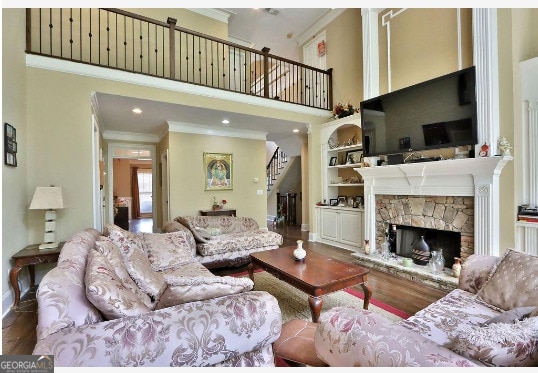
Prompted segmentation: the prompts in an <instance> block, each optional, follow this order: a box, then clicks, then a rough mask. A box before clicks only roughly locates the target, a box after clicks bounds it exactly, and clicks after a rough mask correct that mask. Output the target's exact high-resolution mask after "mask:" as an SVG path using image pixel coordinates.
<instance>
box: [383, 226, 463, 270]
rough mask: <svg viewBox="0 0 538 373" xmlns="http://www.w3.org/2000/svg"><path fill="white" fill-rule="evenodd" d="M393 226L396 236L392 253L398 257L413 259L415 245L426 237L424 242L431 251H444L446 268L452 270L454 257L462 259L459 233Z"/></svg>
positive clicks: (392, 238)
mask: <svg viewBox="0 0 538 373" xmlns="http://www.w3.org/2000/svg"><path fill="white" fill-rule="evenodd" d="M393 226H395V227H396V234H395V235H394V236H392V237H391V241H393V242H392V243H393V244H392V245H391V251H392V252H394V253H395V254H396V255H398V256H402V257H407V258H411V251H412V249H413V245H414V243H415V242H417V241H418V240H419V239H420V237H421V236H424V241H426V243H427V244H428V245H429V246H430V250H431V251H434V250H439V249H442V250H443V257H444V258H445V267H448V268H451V267H452V264H454V257H460V249H461V245H460V243H461V233H459V232H450V231H443V230H439V229H430V228H421V227H411V226H406V225H397V224H394V225H393ZM391 229H392V228H391Z"/></svg>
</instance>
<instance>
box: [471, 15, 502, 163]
mask: <svg viewBox="0 0 538 373" xmlns="http://www.w3.org/2000/svg"><path fill="white" fill-rule="evenodd" d="M473 40H474V43H473V59H474V63H475V66H476V101H477V121H478V145H477V149H475V153H476V154H478V151H479V149H480V146H481V145H482V144H484V143H487V144H488V145H489V156H493V155H495V154H498V150H497V140H498V138H499V66H498V45H497V43H498V40H497V10H496V9H494V8H473Z"/></svg>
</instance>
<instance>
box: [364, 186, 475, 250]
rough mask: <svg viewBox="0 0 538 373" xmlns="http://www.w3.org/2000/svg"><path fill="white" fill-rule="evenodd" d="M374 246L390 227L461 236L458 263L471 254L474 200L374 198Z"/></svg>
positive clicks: (388, 196) (433, 197)
mask: <svg viewBox="0 0 538 373" xmlns="http://www.w3.org/2000/svg"><path fill="white" fill-rule="evenodd" d="M376 211H377V214H376V240H375V241H376V246H377V247H380V245H381V243H382V242H383V241H384V240H385V229H386V227H387V226H388V225H390V224H396V225H397V226H400V225H405V226H409V227H416V228H430V229H435V230H440V231H450V232H458V233H460V234H461V241H460V247H459V248H458V252H459V254H458V255H460V256H461V258H462V259H464V260H465V259H466V258H467V257H468V256H469V255H471V254H473V253H474V199H473V198H472V197H465V196H462V197H453V196H397V195H377V196H376Z"/></svg>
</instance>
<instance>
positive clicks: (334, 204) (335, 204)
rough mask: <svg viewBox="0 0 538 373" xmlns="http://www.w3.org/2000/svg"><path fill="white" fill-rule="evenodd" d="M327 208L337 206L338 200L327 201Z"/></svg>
mask: <svg viewBox="0 0 538 373" xmlns="http://www.w3.org/2000/svg"><path fill="white" fill-rule="evenodd" d="M329 206H338V199H337V198H331V199H329Z"/></svg>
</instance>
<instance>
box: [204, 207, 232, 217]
mask: <svg viewBox="0 0 538 373" xmlns="http://www.w3.org/2000/svg"><path fill="white" fill-rule="evenodd" d="M200 215H202V216H220V215H224V216H237V215H236V213H235V210H226V209H221V210H200Z"/></svg>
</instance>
